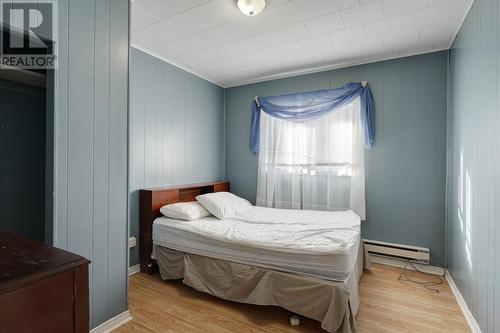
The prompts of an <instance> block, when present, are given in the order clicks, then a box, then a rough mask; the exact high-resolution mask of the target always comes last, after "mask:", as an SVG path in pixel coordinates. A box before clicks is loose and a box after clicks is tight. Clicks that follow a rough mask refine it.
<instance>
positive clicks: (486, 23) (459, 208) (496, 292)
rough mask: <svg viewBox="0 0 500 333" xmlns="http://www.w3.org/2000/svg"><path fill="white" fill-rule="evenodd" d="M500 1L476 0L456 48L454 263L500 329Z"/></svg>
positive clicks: (480, 314) (489, 324) (468, 295)
mask: <svg viewBox="0 0 500 333" xmlns="http://www.w3.org/2000/svg"><path fill="white" fill-rule="evenodd" d="M499 59H500V1H499V0H481V1H475V2H474V4H473V6H472V8H471V10H470V12H469V15H468V16H467V18H466V20H465V22H464V24H463V26H462V28H461V29H460V31H459V33H458V35H457V38H456V39H455V42H454V43H453V46H452V48H451V51H450V99H449V119H448V129H449V169H448V183H449V186H448V225H447V240H448V248H447V253H448V269H449V271H450V273H451V275H452V277H453V279H454V281H455V283H456V284H457V286H458V288H459V289H460V292H461V294H462V295H463V296H464V298H465V300H466V302H467V305H468V307H469V309H470V310H471V312H472V313H473V315H474V317H475V318H476V321H477V322H478V324H479V326H480V328H481V331H482V332H483V333H493V332H500V316H499V314H500V241H499V240H500V60H499Z"/></svg>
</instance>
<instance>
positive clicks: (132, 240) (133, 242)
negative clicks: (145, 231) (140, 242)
mask: <svg viewBox="0 0 500 333" xmlns="http://www.w3.org/2000/svg"><path fill="white" fill-rule="evenodd" d="M136 245H137V239H136V238H135V237H130V238H129V239H128V247H129V248H133V247H135V246H136Z"/></svg>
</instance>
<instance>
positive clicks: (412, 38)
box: [383, 28, 421, 51]
mask: <svg viewBox="0 0 500 333" xmlns="http://www.w3.org/2000/svg"><path fill="white" fill-rule="evenodd" d="M420 30H421V29H420V28H417V29H408V30H402V31H398V32H392V33H387V34H384V36H383V46H384V49H386V50H392V51H399V50H401V49H404V48H407V47H408V46H409V45H415V44H417V43H418V40H419V38H420Z"/></svg>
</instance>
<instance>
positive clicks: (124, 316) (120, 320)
mask: <svg viewBox="0 0 500 333" xmlns="http://www.w3.org/2000/svg"><path fill="white" fill-rule="evenodd" d="M130 320H132V316H131V315H130V312H129V311H128V310H127V311H124V312H122V313H120V314H119V315H118V316H115V317H113V318H111V319H110V320H108V321H105V322H104V323H102V324H101V325H99V326H97V327H96V328H93V329H92V330H90V333H109V332H112V331H113V330H114V329H116V328H118V327H119V326H122V325H123V324H125V323H126V322H128V321H130Z"/></svg>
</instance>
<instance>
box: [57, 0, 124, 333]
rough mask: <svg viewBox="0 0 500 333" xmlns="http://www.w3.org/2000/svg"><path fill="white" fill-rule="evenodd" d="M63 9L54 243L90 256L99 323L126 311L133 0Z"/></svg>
mask: <svg viewBox="0 0 500 333" xmlns="http://www.w3.org/2000/svg"><path fill="white" fill-rule="evenodd" d="M58 11H59V13H58V29H59V30H58V32H59V40H58V43H57V45H58V49H59V54H58V62H59V63H58V68H57V70H56V71H55V76H54V80H55V91H54V135H55V151H54V152H55V164H54V168H55V170H54V192H55V193H54V195H55V197H54V244H55V245H56V246H58V247H60V248H63V249H67V250H70V251H72V252H75V253H78V254H81V255H83V256H85V257H86V258H89V259H90V260H91V261H92V264H91V266H90V268H91V270H90V296H91V298H90V315H91V326H92V327H95V326H97V325H99V324H101V323H102V322H104V321H106V320H108V319H110V318H112V317H114V316H116V315H118V314H120V313H122V312H123V311H125V310H126V309H127V279H128V274H127V273H128V263H127V254H128V242H127V239H128V223H127V196H128V192H127V180H128V179H127V164H128V160H127V150H128V144H127V141H128V54H129V1H128V0H86V1H81V0H60V1H58Z"/></svg>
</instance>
